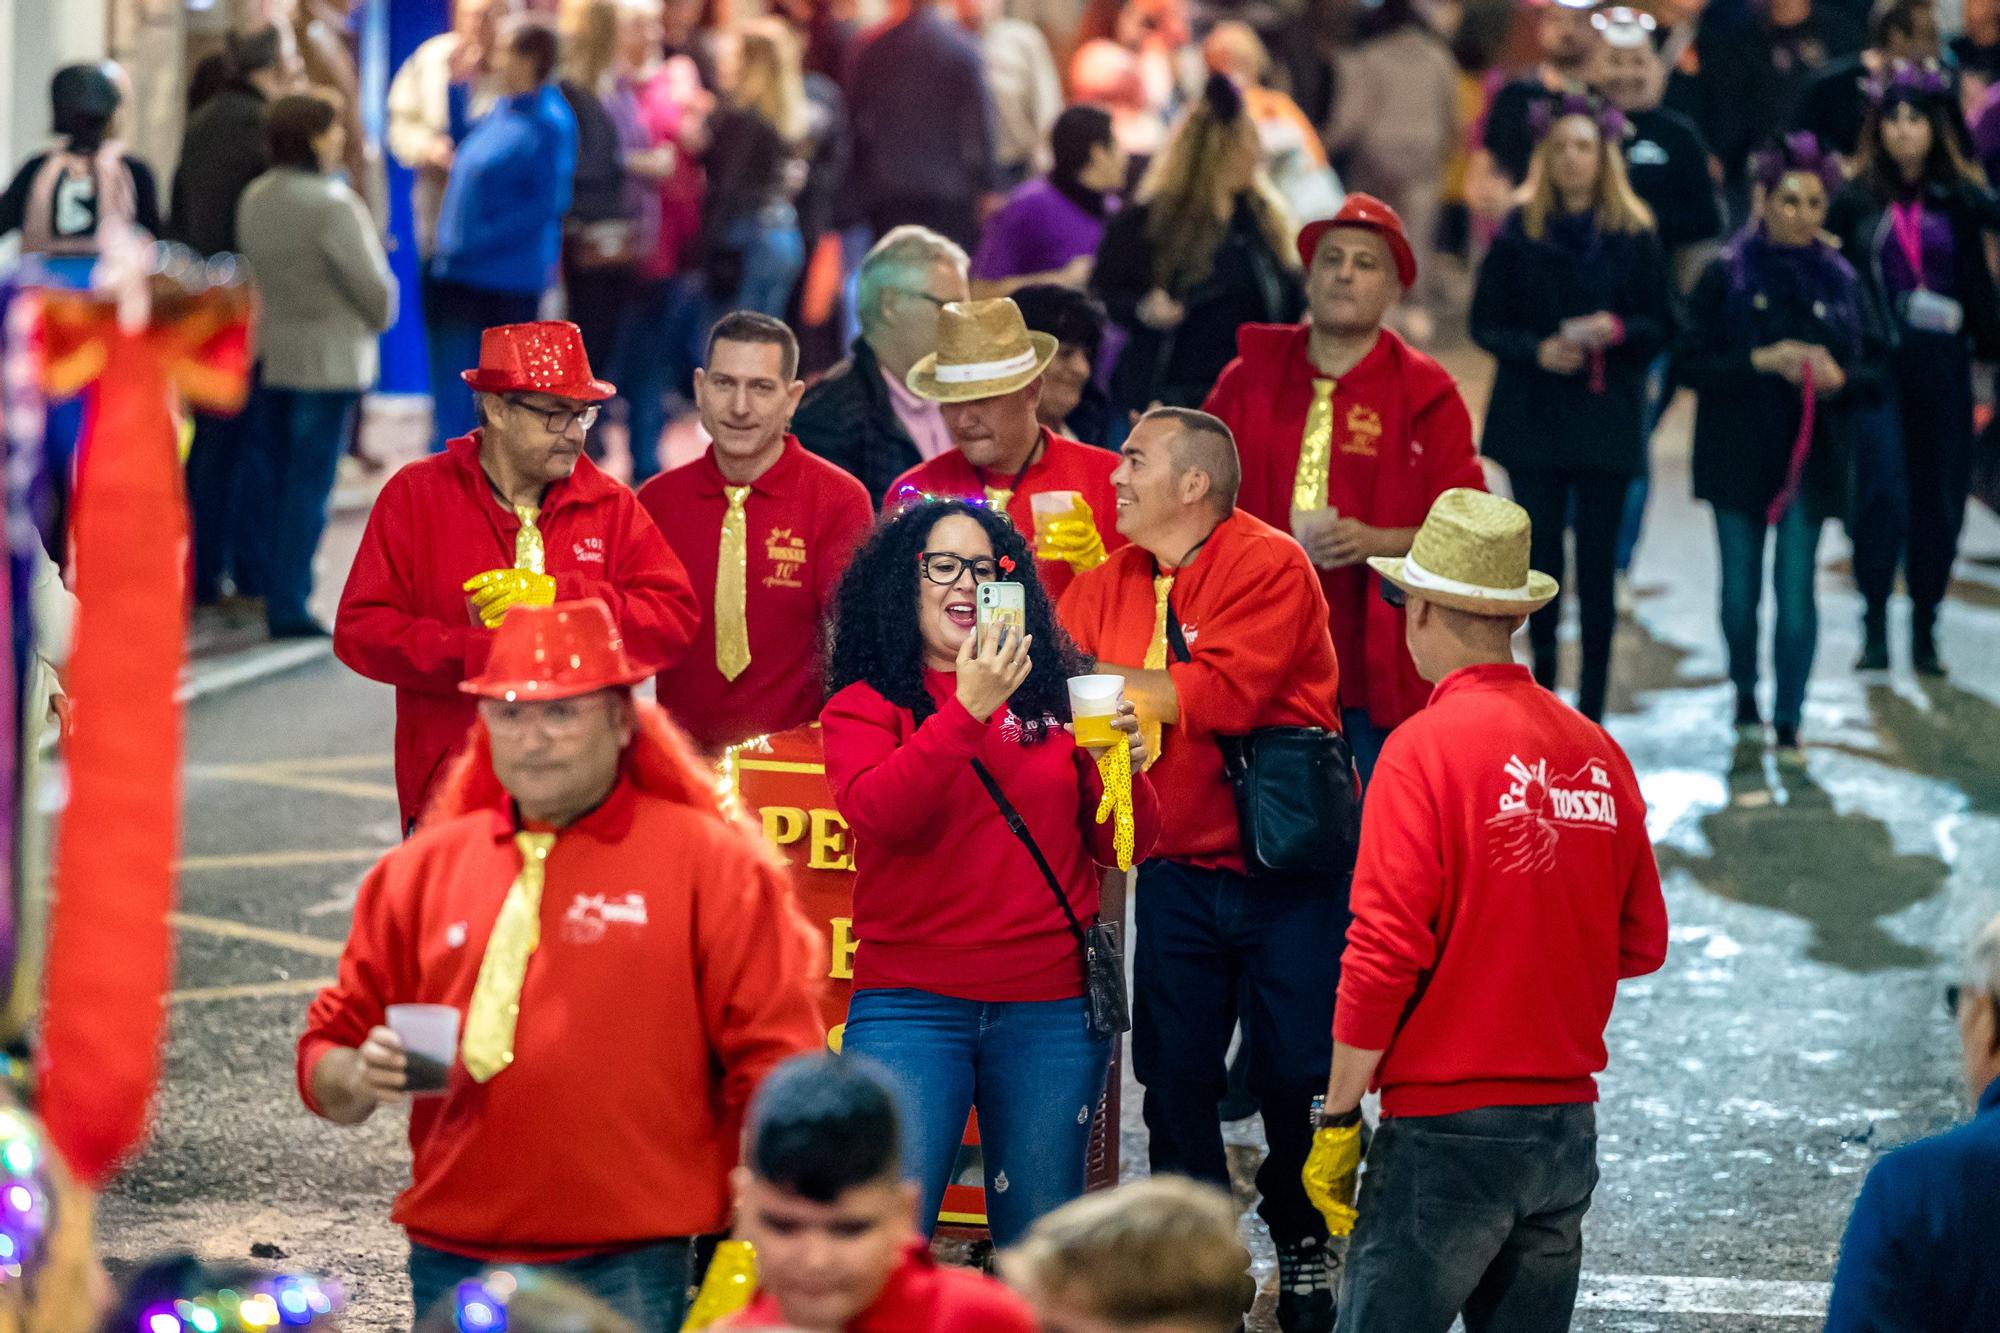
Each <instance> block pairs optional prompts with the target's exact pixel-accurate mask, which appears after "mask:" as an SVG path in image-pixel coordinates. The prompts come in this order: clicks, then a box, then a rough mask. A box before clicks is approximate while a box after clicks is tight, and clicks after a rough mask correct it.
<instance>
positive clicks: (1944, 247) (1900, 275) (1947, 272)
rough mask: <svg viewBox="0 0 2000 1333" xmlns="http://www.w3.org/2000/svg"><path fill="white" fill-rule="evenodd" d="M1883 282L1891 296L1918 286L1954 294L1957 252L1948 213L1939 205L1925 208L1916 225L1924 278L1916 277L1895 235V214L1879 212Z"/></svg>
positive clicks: (1901, 293)
mask: <svg viewBox="0 0 2000 1333" xmlns="http://www.w3.org/2000/svg"><path fill="white" fill-rule="evenodd" d="M1881 234H1882V282H1883V285H1884V286H1886V287H1887V288H1888V289H1889V295H1890V296H1901V295H1903V294H1904V293H1905V292H1911V291H1915V290H1916V289H1917V288H1918V287H1919V286H1923V287H1928V288H1929V289H1930V290H1932V291H1934V292H1936V293H1937V294H1938V295H1940V296H1956V295H1957V294H1958V279H1957V276H1956V269H1955V264H1956V258H1957V257H1956V255H1955V254H1954V253H1953V247H1952V239H1951V215H1950V214H1948V213H1945V212H1943V211H1941V210H1939V209H1935V208H1926V209H1925V210H1924V211H1923V221H1922V224H1921V226H1920V227H1919V229H1918V234H1919V236H1920V238H1921V239H1920V241H1919V244H1920V245H1921V246H1922V249H1923V270H1924V272H1923V278H1922V280H1921V282H1920V281H1919V279H1918V277H1917V275H1916V273H1915V272H1914V271H1913V270H1912V269H1911V267H1910V261H1909V259H1908V258H1907V257H1906V256H1905V255H1904V253H1903V246H1902V243H1901V242H1900V241H1899V240H1898V239H1897V235H1896V226H1895V221H1894V214H1893V212H1890V211H1884V213H1883V215H1882V233H1881Z"/></svg>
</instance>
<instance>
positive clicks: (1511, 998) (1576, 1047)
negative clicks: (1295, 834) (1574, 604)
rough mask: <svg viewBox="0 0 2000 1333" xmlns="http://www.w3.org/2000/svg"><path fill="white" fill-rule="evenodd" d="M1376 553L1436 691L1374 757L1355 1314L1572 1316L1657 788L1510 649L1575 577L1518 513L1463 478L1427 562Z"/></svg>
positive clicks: (1646, 945)
mask: <svg viewBox="0 0 2000 1333" xmlns="http://www.w3.org/2000/svg"><path fill="white" fill-rule="evenodd" d="M1369 563H1370V564H1371V565H1372V566H1373V567H1374V569H1375V571H1376V572H1377V573H1379V574H1380V575H1381V576H1382V578H1383V580H1384V581H1385V582H1386V583H1387V584H1388V585H1389V589H1390V591H1389V593H1388V594H1387V595H1389V596H1392V597H1395V598H1398V599H1406V600H1407V602H1408V611H1409V614H1408V624H1409V631H1408V637H1409V645H1410V653H1411V656H1412V657H1413V658H1414V659H1415V661H1416V664H1417V669H1418V670H1419V671H1421V672H1423V674H1424V677H1425V679H1427V680H1431V681H1434V682H1436V683H1437V690H1436V692H1435V693H1434V694H1433V695H1432V697H1431V702H1430V705H1429V707H1427V708H1425V709H1424V710H1423V711H1422V712H1420V713H1418V714H1417V715H1416V716H1415V717H1413V718H1411V719H1410V720H1409V721H1408V722H1405V723H1404V724H1403V725H1402V726H1401V727H1398V728H1397V729H1396V732H1395V734H1394V735H1393V736H1391V737H1390V738H1389V742H1388V744H1387V745H1386V746H1385V747H1384V748H1383V751H1382V759H1381V762H1380V763H1379V764H1378V765H1377V766H1376V769H1375V788H1374V791H1373V792H1372V793H1371V794H1370V796H1369V798H1368V804H1367V808H1366V810H1365V812H1364V814H1363V817H1362V827H1361V854H1360V862H1359V864H1358V865H1357V866H1356V868H1355V872H1354V887H1353V893H1352V910H1353V913H1354V923H1353V925H1352V926H1351V927H1349V929H1348V932H1347V949H1346V952H1345V953H1344V954H1343V955H1342V957H1341V962H1340V1001H1339V1004H1338V1006H1337V1007H1336V1008H1335V1010H1334V1040H1335V1045H1334V1057H1333V1073H1332V1077H1331V1078H1330V1080H1329V1082H1328V1086H1327V1094H1326V1102H1325V1105H1324V1108H1323V1110H1322V1113H1321V1119H1320V1130H1319V1132H1318V1134H1317V1135H1316V1136H1315V1137H1316V1139H1317V1142H1316V1143H1315V1145H1314V1149H1313V1157H1312V1160H1311V1162H1309V1164H1308V1166H1307V1187H1308V1190H1309V1191H1311V1192H1312V1193H1313V1195H1314V1201H1315V1202H1316V1203H1319V1204H1321V1206H1322V1207H1323V1208H1325V1209H1326V1210H1327V1211H1328V1212H1329V1215H1330V1218H1332V1219H1345V1220H1346V1221H1349V1222H1351V1221H1352V1220H1353V1213H1352V1211H1350V1208H1351V1205H1352V1203H1353V1196H1352V1187H1353V1172H1354V1167H1355V1166H1356V1165H1358V1156H1359V1136H1360V1109H1359V1108H1360V1102H1361V1096H1362V1094H1363V1093H1364V1092H1366V1091H1367V1090H1368V1089H1369V1088H1370V1087H1380V1088H1381V1090H1382V1124H1381V1127H1380V1128H1379V1129H1378V1130H1377V1131H1376V1134H1375V1141H1374V1146H1373V1147H1372V1148H1371V1149H1370V1150H1369V1151H1370V1155H1369V1171H1368V1174H1367V1183H1366V1185H1365V1187H1364V1188H1363V1190H1362V1194H1361V1200H1360V1220H1359V1223H1358V1224H1357V1225H1356V1229H1355V1231H1354V1240H1353V1245H1352V1247H1351V1248H1350V1250H1349V1252H1348V1261H1347V1282H1346V1286H1345V1287H1344V1289H1343V1300H1342V1306H1341V1311H1340V1328H1341V1329H1342V1330H1345V1331H1347V1333H1359V1331H1360V1330H1373V1329H1395V1330H1396V1331H1397V1333H1445V1330H1446V1329H1448V1328H1450V1326H1451V1324H1452V1321H1453V1320H1454V1319H1456V1318H1457V1317H1458V1315H1459V1314H1460V1312H1461V1311H1463V1312H1464V1314H1465V1319H1466V1324H1467V1325H1468V1326H1469V1327H1472V1328H1486V1329H1495V1330H1507V1329H1516V1330H1528V1329H1557V1328H1567V1327H1569V1320H1570V1313H1571V1309H1572V1307H1573V1306H1574V1305H1575V1302H1576V1289H1577V1277H1578V1273H1579V1271H1580V1266H1581V1262H1582V1257H1583V1241H1582V1230H1581V1227H1582V1222H1583V1214H1584V1212H1585V1210H1587V1209H1588V1208H1589V1207H1590V1196H1591V1191H1592V1189H1593V1188H1594V1186H1595V1185H1596V1182H1597V1151H1596V1145H1597V1132H1596V1114H1595V1112H1596V1107H1595V1103H1596V1101H1597V1083H1596V1080H1595V1078H1594V1077H1593V1076H1594V1075H1595V1074H1596V1073H1597V1071H1599V1070H1600V1069H1602V1068H1604V1063H1605V1049H1604V1027H1605V1023H1606V1021H1607V1020H1608V1019H1609V1018H1610V1016H1611V1004H1612V1000H1613V998H1614V997H1615V996H1616V993H1617V989H1618V982H1619V980H1620V979H1621V978H1624V977H1633V976H1641V975H1643V974H1645V973H1648V972H1651V971H1653V970H1655V969H1656V968H1658V967H1659V966H1660V964H1661V962H1662V961H1664V960H1665V958H1666V950H1667V912H1666V904H1665V902H1664V900H1663V899H1662V898H1661V896H1660V875H1659V870H1658V869H1657V867H1656V866H1655V865H1654V863H1653V848H1652V844H1651V842H1649V841H1648V839H1647V837H1646V806H1645V802H1644V801H1643V800H1642V799H1641V798H1640V795H1639V784H1638V780H1637V779H1636V778H1635V777H1634V776H1633V773H1632V766H1631V764H1629V763H1628V762H1627V761H1626V758H1625V755H1624V753H1623V751H1621V750H1620V749H1619V748H1618V745H1617V743H1616V742H1614V741H1613V740H1612V739H1611V737H1610V736H1609V735H1608V734H1606V733H1605V731H1604V729H1603V728H1602V727H1600V726H1598V725H1597V724H1596V723H1594V722H1591V721H1589V720H1588V719H1586V718H1584V717H1583V716H1582V715H1581V714H1580V713H1577V712H1575V711H1574V710H1572V709H1570V708H1569V707H1568V706H1567V705H1565V704H1564V703H1563V702H1562V701H1561V700H1559V699H1557V698H1556V696H1555V695H1553V694H1551V693H1550V692H1549V691H1547V690H1545V689H1543V688H1541V687H1540V686H1538V685H1536V684H1535V682H1534V678H1533V677H1532V676H1531V675H1530V674H1529V672H1528V669H1527V668H1526V667H1524V666H1519V665H1516V663H1515V661H1514V656H1513V651H1512V639H1513V636H1514V634H1515V633H1516V632H1517V631H1518V630H1519V629H1520V628H1521V625H1522V623H1523V622H1524V621H1525V619H1526V618H1527V616H1528V615H1529V613H1530V612H1532V611H1534V610H1535V609H1536V608H1538V607H1540V606H1543V605H1546V604H1547V603H1548V602H1549V601H1550V600H1551V599H1552V598H1553V597H1554V596H1555V595H1556V582H1555V580H1554V579H1552V578H1550V577H1549V576H1548V575H1546V574H1542V573H1539V572H1534V571H1531V570H1530V569H1529V567H1528V516H1527V513H1526V512H1525V511H1524V510H1522V509H1521V508H1520V507H1519V506H1518V505H1516V504H1514V503H1513V502H1512V501H1509V500H1503V499H1501V498H1499V497H1498V496H1493V495H1488V494H1486V493H1484V492H1483V491H1472V490H1451V491H1446V492H1445V493H1444V494H1443V495H1442V496H1440V497H1439V498H1438V501H1437V503H1436V504H1435V505H1433V506H1432V507H1431V512H1430V515H1429V516H1428V517H1427V518H1426V519H1425V520H1424V524H1423V527H1422V528H1421V529H1420V530H1419V531H1418V533H1417V535H1416V539H1415V541H1414V543H1413V544H1412V545H1411V547H1410V553H1409V555H1408V557H1407V558H1387V559H1382V558H1378V559H1373V560H1371V561H1370V562H1369ZM1391 1163H1393V1164H1394V1165H1393V1169H1392V1168H1391V1166H1390V1164H1391ZM1336 1182H1338V1183H1336ZM1329 1195H1331V1196H1332V1197H1329ZM1335 1227H1336V1229H1341V1222H1340V1221H1339V1220H1336V1221H1335Z"/></svg>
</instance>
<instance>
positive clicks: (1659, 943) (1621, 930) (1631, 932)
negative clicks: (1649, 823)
mask: <svg viewBox="0 0 2000 1333" xmlns="http://www.w3.org/2000/svg"><path fill="white" fill-rule="evenodd" d="M1617 754H1618V762H1619V763H1620V764H1621V765H1622V766H1623V767H1624V769H1625V780H1626V781H1627V782H1629V783H1631V784H1632V788H1633V790H1637V789H1638V786H1639V779H1638V777H1637V775H1635V774H1634V773H1633V772H1632V766H1631V764H1630V763H1629V762H1627V761H1626V759H1625V755H1624V752H1623V751H1618V752H1617ZM1644 809H1645V807H1644V806H1643V805H1641V807H1640V817H1639V823H1638V828H1637V830H1636V836H1637V838H1638V841H1639V849H1638V854H1637V855H1636V856H1634V857H1633V860H1632V878H1631V879H1630V880H1628V881H1626V884H1625V905H1624V907H1623V909H1622V910H1621V911H1620V912H1619V914H1618V978H1619V980H1621V981H1622V980H1624V979H1625V978H1626V977H1643V976H1645V975H1646V974H1647V973H1649V972H1657V971H1659V970H1660V968H1661V966H1662V965H1664V964H1665V963H1666V961H1667V900H1666V897H1665V895H1664V894H1662V893H1661V892H1660V866H1659V862H1658V861H1657V860H1655V859H1654V857H1653V842H1652V839H1651V838H1649V837H1648V836H1647V835H1646V821H1645V814H1644Z"/></svg>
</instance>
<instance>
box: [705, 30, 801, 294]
mask: <svg viewBox="0 0 2000 1333" xmlns="http://www.w3.org/2000/svg"><path fill="white" fill-rule="evenodd" d="M803 66H804V62H803V58H802V56H801V53H800V51H799V42H798V38H796V37H794V36H793V35H792V31H791V29H790V28H788V27H786V26H785V25H784V23H782V22H781V21H779V20H778V19H774V18H757V19H750V20H748V21H746V22H744V23H741V24H739V25H737V27H736V28H735V29H734V30H732V31H730V32H726V33H723V34H721V35H720V36H719V37H718V39H717V41H716V81H717V82H718V83H719V84H720V85H721V88H720V90H719V91H720V92H721V93H722V95H723V101H722V102H721V104H720V105H719V106H718V107H717V109H716V113H715V117H714V119H713V120H712V121H711V122H710V128H711V133H712V137H711V139H710V142H709V148H708V154H707V157H706V158H705V159H704V162H703V165H704V166H705V167H706V168H707V170H708V194H707V197H706V202H705V205H704V207H703V210H702V232H701V238H700V241H699V243H698V246H697V253H698V254H699V256H700V260H701V271H702V277H703V282H704V286H705V288H706V291H707V295H708V299H709V302H710V305H711V307H712V310H711V316H710V318H709V319H708V320H706V321H705V323H712V322H713V321H714V320H715V319H717V318H720V317H721V316H722V315H724V314H726V313H728V312H729V311H731V310H754V311H756V312H757V313H758V314H763V315H770V316H773V317H774V318H783V317H784V314H785V308H786V305H787V303H788V302H789V301H790V299H791V294H792V288H793V286H794V285H795V284H796V283H797V282H798V278H799V273H800V271H801V270H802V269H803V268H804V267H805V243H804V241H803V240H802V239H801V237H800V235H799V216H798V212H797V210H796V209H795V208H794V207H793V200H794V199H796V198H797V196H798V192H799V188H800V186H801V185H803V184H804V182H805V169H806V163H807V161H809V160H810V158H811V155H812V145H811V143H809V142H808V135H807V126H808V113H807V106H806V89H805V70H804V67H803Z"/></svg>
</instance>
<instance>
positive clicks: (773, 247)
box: [702, 204, 806, 337]
mask: <svg viewBox="0 0 2000 1333" xmlns="http://www.w3.org/2000/svg"><path fill="white" fill-rule="evenodd" d="M728 243H729V246H730V248H731V249H734V250H740V251H742V253H743V280H742V282H741V283H739V284H738V286H737V288H736V293H735V295H734V296H733V297H731V299H730V301H729V303H728V304H726V305H724V304H721V303H712V304H711V307H710V310H709V312H708V313H709V319H708V323H709V325H710V326H713V325H714V323H715V321H716V320H718V319H721V318H722V317H723V316H724V315H726V314H728V313H730V312H731V311H732V310H754V311H756V312H757V313H758V314H760V315H769V316H771V317H772V318H773V319H783V318H784V317H785V308H786V306H788V305H789V304H790V303H791V299H792V288H794V287H796V286H798V282H799V274H801V273H803V272H804V271H805V267H806V248H805V241H804V240H803V239H802V238H801V237H800V235H799V218H798V214H796V213H794V212H793V211H792V206H791V205H790V204H774V205H772V206H771V207H769V208H767V209H765V210H764V211H763V212H762V213H759V214H758V215H757V216H756V217H751V218H744V219H742V220H741V221H739V222H737V223H736V224H735V225H734V226H732V227H730V229H729V241H728ZM707 332H708V330H707V329H706V328H704V329H703V330H702V334H703V336H704V337H705V336H706V335H707Z"/></svg>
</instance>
